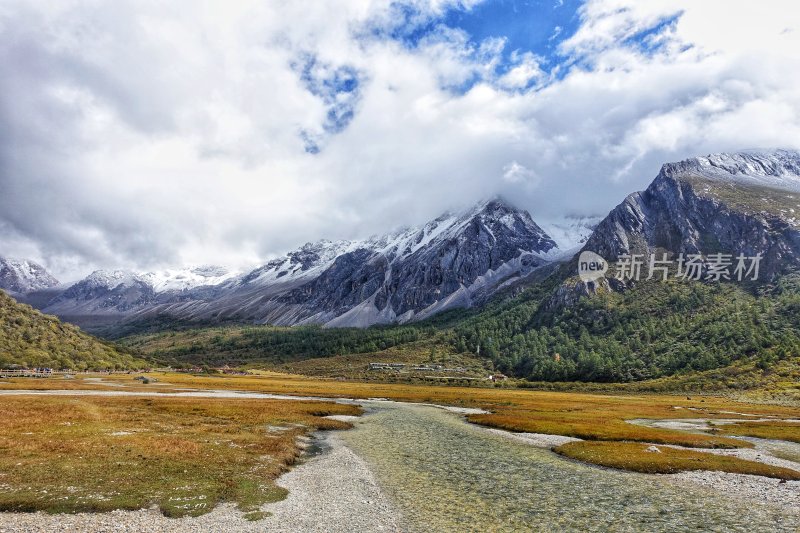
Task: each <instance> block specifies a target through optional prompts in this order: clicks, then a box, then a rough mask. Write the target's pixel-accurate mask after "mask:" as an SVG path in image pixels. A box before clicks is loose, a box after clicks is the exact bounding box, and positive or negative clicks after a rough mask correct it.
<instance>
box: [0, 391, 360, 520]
mask: <svg viewBox="0 0 800 533" xmlns="http://www.w3.org/2000/svg"><path fill="white" fill-rule="evenodd" d="M358 413H359V409H358V408H357V407H354V406H349V405H340V404H335V403H332V402H308V401H280V400H229V399H213V400H211V399H202V398H191V399H184V398H174V397H173V398H108V397H59V398H55V397H41V396H9V397H4V398H3V399H2V402H0V420H2V421H3V423H2V424H0V510H3V511H38V510H43V511H47V512H68V513H72V512H81V511H107V510H112V509H140V508H147V507H150V506H152V505H156V506H158V507H159V508H160V510H161V511H162V512H163V513H164V514H165V515H167V516H175V517H177V516H184V515H200V514H203V513H206V512H208V511H210V510H211V509H213V508H214V506H216V505H217V504H218V503H221V502H233V503H235V504H236V505H237V506H238V508H239V509H241V510H242V511H245V512H249V513H257V512H258V507H259V506H260V505H261V504H263V503H266V502H269V501H275V500H278V499H282V498H283V497H284V496H285V491H284V490H283V489H281V488H279V487H278V486H276V485H275V484H274V483H273V481H274V480H275V479H276V478H277V477H278V476H279V475H280V474H281V473H282V472H284V471H285V470H286V469H287V467H288V466H289V465H291V464H293V463H294V462H295V460H296V458H297V457H298V455H299V453H300V450H299V448H298V446H297V443H296V440H297V438H298V437H299V436H301V435H304V434H306V433H308V432H310V431H313V430H318V429H344V428H347V427H349V425H348V424H346V423H344V422H339V421H335V420H331V419H327V418H322V417H323V416H325V415H329V414H358ZM252 516H253V517H254V518H257V516H258V515H257V514H253V515H252Z"/></svg>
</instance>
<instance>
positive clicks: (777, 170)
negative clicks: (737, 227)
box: [662, 150, 800, 192]
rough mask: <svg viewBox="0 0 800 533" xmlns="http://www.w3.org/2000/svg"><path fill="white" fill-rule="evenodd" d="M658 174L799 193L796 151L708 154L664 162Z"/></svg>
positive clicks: (799, 159)
mask: <svg viewBox="0 0 800 533" xmlns="http://www.w3.org/2000/svg"><path fill="white" fill-rule="evenodd" d="M662 173H664V174H666V175H668V176H674V175H684V176H687V175H688V176H697V177H702V178H707V179H712V180H717V181H723V182H733V183H739V184H743V185H752V186H762V187H767V188H771V189H784V190H788V191H793V192H800V151H797V150H772V151H765V150H745V151H741V152H733V153H716V154H709V155H707V156H700V157H692V158H689V159H685V160H683V161H679V162H676V163H667V164H665V165H664V166H663V167H662Z"/></svg>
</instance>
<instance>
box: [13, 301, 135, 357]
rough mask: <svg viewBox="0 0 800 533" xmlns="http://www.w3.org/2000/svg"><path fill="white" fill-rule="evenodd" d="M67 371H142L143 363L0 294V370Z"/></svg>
mask: <svg viewBox="0 0 800 533" xmlns="http://www.w3.org/2000/svg"><path fill="white" fill-rule="evenodd" d="M14 365H19V366H22V367H31V368H34V367H46V368H54V369H70V370H101V369H125V368H143V367H145V366H148V365H147V363H145V362H144V361H143V360H141V359H139V358H136V357H134V356H133V355H131V354H130V353H126V352H125V351H123V350H122V349H120V348H118V347H115V346H112V345H110V344H108V343H104V342H103V341H100V340H98V339H95V338H94V337H91V336H89V335H87V334H85V333H83V332H82V331H81V330H80V329H78V328H77V327H76V326H73V325H72V324H65V323H63V322H61V321H59V320H58V319H57V318H55V317H53V316H49V315H44V314H42V313H40V312H39V311H35V310H34V309H33V308H31V307H30V306H27V305H23V304H20V303H17V302H16V301H15V300H14V299H13V298H11V297H10V296H8V295H7V294H6V293H5V292H3V291H0V368H9V367H12V366H14Z"/></svg>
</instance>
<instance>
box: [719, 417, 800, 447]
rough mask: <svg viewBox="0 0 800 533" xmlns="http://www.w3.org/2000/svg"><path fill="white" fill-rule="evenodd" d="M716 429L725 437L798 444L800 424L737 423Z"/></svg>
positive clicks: (799, 440) (779, 422)
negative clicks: (773, 440)
mask: <svg viewBox="0 0 800 533" xmlns="http://www.w3.org/2000/svg"><path fill="white" fill-rule="evenodd" d="M716 428H717V429H718V430H719V431H720V432H721V433H724V434H726V435H738V436H740V437H757V438H759V439H776V440H788V441H791V442H797V443H800V423H797V422H785V421H776V422H772V421H769V422H737V423H736V424H725V425H719V426H716Z"/></svg>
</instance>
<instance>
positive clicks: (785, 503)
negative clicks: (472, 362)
mask: <svg viewBox="0 0 800 533" xmlns="http://www.w3.org/2000/svg"><path fill="white" fill-rule="evenodd" d="M153 377H156V378H157V379H158V381H157V382H154V383H151V384H149V385H145V384H142V383H141V382H139V381H134V380H133V376H132V375H111V376H92V377H88V378H78V379H72V380H56V379H41V380H30V379H27V380H25V379H20V380H7V381H0V395H2V396H4V397H3V401H2V404H1V405H2V409H5V410H7V411H9V412H8V413H5V412H4V413H3V414H4V417H3V419H4V420H8V421H11V422H10V423H7V424H6V425H4V426H3V427H2V428H0V448H2V451H3V454H2V456H3V460H2V462H0V486H2V488H3V491H0V504H2V507H3V508H4V509H6V510H15V509H16V510H24V511H35V510H37V509H41V510H45V511H49V512H54V511H68V512H75V511H81V510H84V511H95V510H98V511H99V510H108V509H113V508H115V507H121V508H123V509H131V510H127V511H113V512H111V513H104V514H92V513H83V514H69V515H63V514H57V515H49V514H42V513H2V514H0V530H2V531H58V530H64V531H65V530H78V531H88V530H91V531H105V530H108V531H112V530H113V531H206V530H209V529H213V530H218V531H247V530H253V531H317V530H324V531H352V530H353V529H357V530H360V531H397V530H402V531H422V530H426V529H428V530H430V529H431V528H434V529H437V530H443V531H447V530H463V529H464V528H465V527H466V526H469V527H482V528H483V529H486V528H489V529H492V528H494V529H501V530H518V529H524V528H530V527H535V528H539V529H548V528H549V529H553V528H555V529H559V530H565V529H566V530H598V531H599V530H604V529H608V528H609V527H617V528H622V529H626V530H649V531H660V530H664V531H666V530H676V529H677V530H681V529H688V528H690V527H691V528H694V529H700V530H714V529H720V528H722V529H725V530H730V531H737V530H741V531H748V530H752V529H753V528H754V527H756V526H758V524H761V525H763V526H764V527H767V526H768V525H769V527H770V528H771V529H773V530H774V529H777V530H786V531H795V530H797V529H798V528H800V511H798V510H800V481H795V480H796V479H800V422H798V419H800V409H798V408H796V407H786V406H768V405H755V404H744V403H738V402H732V401H730V400H725V399H720V398H711V397H691V398H687V397H677V396H644V395H639V396H632V395H616V396H611V395H598V394H595V395H589V394H577V393H544V392H531V391H519V390H504V389H479V388H467V389H464V388H457V387H424V386H411V385H408V386H406V385H380V384H364V383H352V382H340V381H333V380H328V381H325V380H314V379H308V378H302V377H299V376H287V375H277V374H265V375H261V376H254V377H204V376H191V375H185V374H160V375H157V376H153ZM31 389H38V391H33V390H31ZM236 391H242V392H236ZM276 394H277V395H278V396H274V395H276ZM298 396H301V397H302V398H300V397H298ZM376 397H379V398H384V399H386V398H389V399H392V400H402V401H403V403H395V402H391V401H386V400H375V399H374V398H376ZM289 398H291V399H289ZM322 398H334V399H337V400H338V403H330V402H324V403H320V402H318V401H315V400H317V399H322ZM349 398H352V399H353V400H352V401H351V400H348V399H349ZM370 398H373V399H371V400H370ZM148 402H149V403H148ZM153 402H155V403H153ZM356 404H357V405H359V406H361V409H363V410H365V414H364V416H362V417H359V418H355V417H353V416H352V415H354V414H357V413H358V412H359V408H358V407H357V406H356ZM426 404H447V405H451V406H457V407H455V408H454V407H450V408H449V410H451V411H457V412H456V413H452V412H447V411H446V410H443V409H437V408H434V407H431V406H428V405H426ZM123 406H124V407H125V409H128V408H129V407H130V406H134V407H136V412H137V413H138V414H137V415H136V416H135V417H133V418H127V419H126V418H125V417H122V416H121V415H120V413H119V412H118V411H117V409H118V408H120V407H123ZM248 406H250V407H248ZM256 406H260V407H259V408H257V409H253V407H256ZM12 409H17V412H16V414H13V413H11V412H10V410H12ZM37 409H39V410H42V409H44V411H42V412H41V413H40V414H42V413H43V414H47V415H48V416H52V417H53V419H52V420H51V421H50V422H49V423H48V421H47V419H41V418H40V419H38V424H34V425H31V424H28V423H26V421H25V419H24V416H28V417H31V416H32V413H33V412H34V411H36V410H37ZM254 411H255V412H257V414H254V413H253V412H254ZM65 413H66V414H65ZM6 415H8V416H6ZM112 415H113V416H112ZM165 416H166V417H167V419H165V418H164V417H165ZM174 416H178V417H179V418H184V420H183V421H182V422H181V421H179V420H175V419H174V418H173V419H170V418H169V417H174ZM464 416H466V417H467V418H468V420H470V421H472V422H476V423H478V424H481V425H483V426H493V427H494V428H491V427H481V426H478V425H474V424H465V423H464V420H463V417H464ZM65 417H67V418H70V417H71V418H70V419H69V420H66V419H64V420H62V418H65ZM82 417H83V418H82ZM221 419H225V420H228V422H226V423H227V424H234V425H229V426H227V427H219V424H220V423H221ZM29 421H30V420H29ZM167 421H169V422H170V424H171V425H170V426H169V427H166V429H168V431H166V433H169V434H170V435H171V436H172V438H173V440H171V441H169V443H168V444H165V443H164V442H162V440H161V439H162V438H164V437H165V435H163V434H161V433H159V431H160V430H159V429H158V428H159V427H160V425H161V424H163V423H165V422H167ZM632 422H635V423H632ZM350 423H352V424H355V429H352V430H348V431H344V432H336V433H329V432H323V433H319V432H318V431H317V428H320V429H325V428H329V429H334V428H345V427H348V424H350ZM148 424H149V426H148ZM132 428H133V429H134V430H135V431H130V430H131V429H132ZM137 428H138V430H143V429H147V431H138V430H137ZM164 429H165V427H162V430H164ZM80 439H84V443H85V442H94V443H104V444H105V445H109V443H111V444H110V445H112V446H118V447H117V448H116V451H112V452H110V453H108V454H106V455H104V454H103V453H101V451H99V450H97V449H90V450H86V449H85V448H84V449H82V451H80V452H79V451H78V448H75V449H74V450H73V449H70V445H71V444H75V442H76V440H80ZM85 439H88V441H87V440H85ZM148 439H150V440H148ZM178 440H180V442H178ZM267 441H275V442H279V443H281V447H280V448H275V450H276V451H273V452H269V451H268V450H266V449H265V448H264V446H265V442H267ZM291 442H294V443H295V446H296V447H297V448H296V449H295V450H294V451H291V446H289V447H288V448H286V446H287V445H290V444H291ZM221 443H222V444H223V446H220V444H221ZM178 444H179V445H180V447H181V448H180V449H181V457H180V459H181V461H182V462H181V464H180V469H179V470H175V469H174V468H173V467H174V466H175V461H176V460H177V459H176V457H174V456H173V455H171V451H170V449H169V446H176V445H178ZM270 446H273V447H274V446H275V444H270ZM285 448H286V449H288V450H289V451H290V452H291V453H289V455H283V456H280V454H279V453H277V450H278V449H285ZM304 448H305V449H306V453H305V454H304V455H303V456H302V458H301V460H300V464H299V466H295V467H294V468H293V469H292V470H290V471H289V472H288V473H284V474H283V475H281V473H282V472H284V471H285V468H284V467H283V466H281V465H284V464H285V465H289V464H291V463H293V462H294V460H295V459H294V457H296V454H297V453H299V450H301V449H304ZM552 448H555V449H556V451H558V452H559V454H561V455H562V456H559V455H557V454H554V453H553V452H552V451H551V449H552ZM711 448H713V450H711ZM251 449H252V450H253V452H254V453H249V450H251ZM654 449H655V451H654ZM710 451H714V452H715V453H709V452H710ZM220 452H223V453H224V454H233V455H227V456H226V457H227V458H228V459H231V460H234V459H235V460H236V461H244V463H243V464H245V465H246V466H247V468H248V469H250V473H252V472H258V473H257V475H256V476H248V473H247V472H239V474H240V475H241V476H243V477H241V478H239V479H240V483H239V487H240V488H239V489H237V490H233V491H231V490H230V487H229V488H228V489H224V488H223V490H219V488H218V487H216V486H215V482H216V481H217V480H219V479H222V478H223V477H224V476H223V477H216V476H215V474H217V473H224V474H225V475H227V476H230V474H231V470H230V465H229V464H226V463H225V462H220V461H213V460H211V461H210V460H209V458H210V457H212V456H218V455H219V454H220ZM148 454H152V455H150V456H148ZM686 454H689V455H686ZM143 456H145V457H144V458H143ZM278 456H280V457H281V459H280V461H277V462H276V461H273V460H272V459H268V458H269V457H272V458H273V459H274V458H275V457H278ZM563 456H567V457H577V458H579V459H581V462H578V461H574V460H572V459H568V458H565V457H563ZM77 458H80V459H81V460H82V461H87V462H89V463H91V465H92V466H93V467H94V469H95V470H91V471H92V472H95V473H96V472H106V473H110V474H112V475H111V477H110V478H109V479H106V480H104V481H103V480H102V479H100V478H102V476H96V477H95V478H93V477H92V476H87V475H76V474H75V473H72V472H69V471H68V470H64V468H65V466H69V465H70V464H71V461H73V460H77ZM193 458H194V459H198V461H199V462H197V463H195V462H193V461H192V459H193ZM265 458H267V459H265ZM145 459H149V460H151V461H155V463H154V464H152V465H150V466H148V465H147V460H145ZM158 461H161V462H160V463H159V462H158ZM248 461H250V462H248ZM265 461H266V462H265ZM587 462H588V463H596V464H599V465H605V466H612V467H614V468H613V469H608V468H602V467H597V466H591V465H587V464H586V463H587ZM45 463H51V464H52V463H56V464H59V465H61V466H59V468H61V469H62V470H61V472H60V474H61V479H59V480H58V481H63V480H64V479H69V480H70V487H71V488H70V490H67V491H66V492H65V493H64V494H59V493H58V487H59V486H60V484H63V483H60V484H59V483H58V482H57V481H56V480H53V479H50V480H48V479H47V478H46V476H45V477H43V471H42V465H43V464H45ZM266 464H270V465H272V467H271V468H270V469H267V468H266V466H265V465H266ZM71 466H75V464H72V465H71ZM259 469H261V470H260V471H259ZM624 470H632V471H634V472H625V471H624ZM140 471H142V472H145V473H147V476H145V479H147V477H156V478H157V477H158V476H166V478H164V479H159V483H158V485H159V486H171V487H173V489H172V492H170V491H167V492H165V493H157V494H156V493H150V492H148V490H152V487H150V486H149V485H147V484H146V483H144V482H143V481H142V477H141V476H137V473H140ZM635 471H639V472H642V473H637V472H635ZM198 472H204V474H203V475H200V474H199V473H198ZM651 472H655V473H662V474H667V475H653V474H652V473H651ZM233 473H234V474H237V472H235V471H234V472H233ZM122 474H125V475H128V476H130V478H129V479H132V480H134V481H135V480H137V479H138V480H140V482H141V483H140V485H139V486H137V490H138V495H139V498H138V499H134V500H132V501H126V500H118V501H114V495H111V496H110V497H109V495H105V496H104V498H103V499H99V500H98V501H96V502H91V501H89V500H90V499H91V498H88V499H87V498H84V499H83V500H78V499H70V497H71V495H73V494H81V495H83V496H84V497H86V496H87V495H90V494H91V492H92V491H91V490H88V489H91V488H92V484H93V483H95V484H96V483H97V482H98V480H100V481H103V483H104V484H107V483H114V482H115V478H116V477H124V476H122ZM754 474H757V475H754ZM278 476H280V477H278ZM271 479H277V481H276V483H275V484H273V483H272V482H271V481H270V480H271ZM186 480H192V483H194V484H195V485H196V486H202V487H203V490H202V491H194V490H187V486H186V485H187V482H186ZM253 480H258V481H259V486H260V487H261V488H262V489H269V490H267V491H266V492H259V490H256V489H254V488H253V485H251V484H250V483H249V482H250V481H253ZM129 482H130V481H129ZM37 483H40V484H41V486H38V487H36V486H35V485H36V484H37ZM81 483H84V484H85V485H86V486H84V487H82V486H81ZM170 483H172V484H170ZM48 484H49V485H50V486H48ZM31 487H34V488H35V489H37V490H32V488H31ZM95 487H96V485H95ZM269 487H272V488H269ZM48 489H49V490H48ZM84 489H87V490H88V492H87V490H84ZM282 489H288V496H287V497H286V498H285V499H281V498H282V496H283V494H282V493H281V492H280V491H281V490H282ZM275 491H277V492H275ZM118 492H120V491H118ZM122 492H124V491H122ZM198 492H201V493H202V494H203V495H204V498H199V499H198V498H197V496H198ZM3 494H4V495H5V496H3ZM148 498H150V499H148ZM275 500H279V501H275ZM188 501H192V502H194V503H195V504H196V503H198V502H204V503H205V504H206V505H205V506H204V507H202V508H198V509H199V510H196V511H195V509H194V508H191V509H190V508H188V507H187V506H185V505H184V504H183V503H182V502H188ZM148 502H149V503H148ZM153 502H155V503H156V506H157V507H156V508H149V507H150V506H151V505H152V503H153ZM176 502H177V503H176ZM270 502H273V503H270ZM532 502H535V505H532ZM70 504H71V506H70ZM237 506H238V508H237ZM742 508H747V509H748V511H747V512H746V513H742V512H741V509H742ZM133 509H140V510H133ZM164 514H169V515H172V516H180V515H187V516H184V517H183V518H167V517H165V516H164ZM194 514H197V515H200V516H196V517H192V516H188V515H194ZM269 514H271V516H269ZM248 519H249V520H248ZM250 520H253V521H250Z"/></svg>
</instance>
